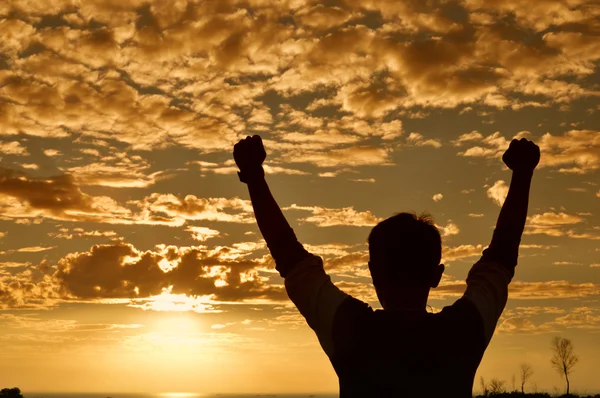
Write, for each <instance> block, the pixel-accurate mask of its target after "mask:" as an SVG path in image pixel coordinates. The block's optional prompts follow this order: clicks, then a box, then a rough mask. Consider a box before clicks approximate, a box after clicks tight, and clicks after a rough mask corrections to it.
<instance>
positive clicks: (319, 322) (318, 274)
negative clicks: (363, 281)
mask: <svg viewBox="0 0 600 398" xmlns="http://www.w3.org/2000/svg"><path fill="white" fill-rule="evenodd" d="M266 156H267V155H266V152H265V148H264V147H263V143H262V139H261V138H260V136H258V135H255V136H253V137H246V138H245V139H243V140H241V141H240V142H238V143H237V144H236V145H235V146H234V148H233V157H234V159H235V162H236V164H237V165H238V167H239V168H240V171H239V173H238V176H239V177H240V181H242V182H244V183H246V184H247V185H248V191H249V192H250V200H251V201H252V207H253V208H254V215H255V216H256V221H257V223H258V227H259V228H260V232H261V233H262V235H263V237H264V238H265V241H266V242H267V246H268V247H269V250H270V251H271V255H272V256H273V258H274V259H275V264H276V269H277V270H278V271H279V273H280V274H281V276H282V277H284V278H285V289H286V291H287V293H288V296H289V297H290V299H291V300H292V302H293V303H294V304H295V305H296V307H298V310H299V311H300V313H301V314H302V315H303V316H304V318H305V319H306V322H307V323H308V325H309V326H310V327H311V328H312V329H313V330H314V331H315V332H316V334H317V337H318V338H319V342H320V343H321V346H322V347H323V349H324V350H325V352H326V353H327V354H328V355H329V356H331V355H333V352H334V343H333V332H332V331H333V322H334V318H335V317H336V313H337V310H338V308H339V307H340V305H341V304H342V302H344V301H345V300H346V298H348V297H350V296H348V295H347V294H346V293H344V292H342V291H341V290H340V289H338V288H337V287H336V286H335V285H334V284H333V283H332V282H331V278H330V277H329V275H327V274H326V273H325V270H324V268H323V260H322V259H321V257H318V256H315V255H313V254H311V253H309V252H308V251H306V250H305V249H304V247H303V246H302V245H301V244H300V242H298V240H297V239H296V235H295V234H294V231H293V230H292V228H291V227H290V225H289V224H288V222H287V220H286V219H285V217H284V215H283V213H282V212H281V209H280V208H279V205H277V202H276V201H275V199H274V198H273V195H272V194H271V191H270V190H269V186H268V185H267V182H266V181H265V173H264V170H263V168H262V162H263V161H264V160H265V158H266Z"/></svg>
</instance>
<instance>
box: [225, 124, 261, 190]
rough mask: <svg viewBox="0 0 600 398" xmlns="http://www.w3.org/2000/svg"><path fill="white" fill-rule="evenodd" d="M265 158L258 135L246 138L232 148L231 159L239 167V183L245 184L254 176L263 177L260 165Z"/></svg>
mask: <svg viewBox="0 0 600 398" xmlns="http://www.w3.org/2000/svg"><path fill="white" fill-rule="evenodd" d="M266 157H267V153H266V152H265V147H264V146H263V142H262V139H261V138H260V136H259V135H254V136H252V137H250V136H247V137H246V138H244V139H243V140H240V141H239V142H238V143H237V144H235V145H234V146H233V158H234V159H235V164H237V166H238V167H239V169H240V171H239V172H238V177H239V178H240V181H242V182H245V183H247V182H248V179H249V178H251V177H254V176H257V175H259V176H264V175H265V172H264V170H263V168H262V163H263V162H264V160H265V158H266Z"/></svg>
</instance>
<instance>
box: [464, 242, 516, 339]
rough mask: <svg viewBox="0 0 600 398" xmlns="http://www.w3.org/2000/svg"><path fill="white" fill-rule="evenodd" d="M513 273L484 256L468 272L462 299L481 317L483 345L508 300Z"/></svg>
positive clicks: (491, 333) (489, 337)
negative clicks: (473, 307)
mask: <svg viewBox="0 0 600 398" xmlns="http://www.w3.org/2000/svg"><path fill="white" fill-rule="evenodd" d="M512 276H513V272H511V270H510V269H509V268H507V267H506V266H504V265H503V264H501V263H498V262H496V261H493V260H491V259H489V257H486V256H485V253H484V256H483V257H482V258H481V260H479V261H478V262H477V263H476V264H475V265H474V266H473V268H471V270H470V271H469V275H468V276H467V289H466V291H465V294H464V297H465V298H467V299H468V300H469V301H471V302H472V303H473V304H474V305H475V307H476V308H477V311H478V312H479V314H480V315H481V319H482V321H483V332H484V337H485V345H486V346H487V344H488V343H489V342H490V340H491V339H492V335H493V334H494V330H495V329H496V324H497V323H498V319H499V318H500V315H501V314H502V311H503V310H504V306H505V305H506V301H507V300H508V284H509V283H510V281H511V279H512Z"/></svg>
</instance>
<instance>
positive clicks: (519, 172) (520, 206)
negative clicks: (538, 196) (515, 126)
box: [483, 138, 540, 277]
mask: <svg viewBox="0 0 600 398" xmlns="http://www.w3.org/2000/svg"><path fill="white" fill-rule="evenodd" d="M502 160H503V161H504V163H505V164H506V165H507V166H508V168H509V169H511V170H512V171H513V174H512V178H511V181H510V188H509V189H508V195H507V196H506V200H505V201H504V204H503V205H502V209H501V210H500V215H499V216H498V221H497V222H496V229H495V230H494V235H493V236H492V242H491V243H490V246H489V247H488V248H487V249H486V250H485V251H484V255H483V257H484V259H490V260H493V261H496V262H498V263H500V264H501V265H502V266H504V267H506V268H507V269H508V270H509V271H510V272H511V277H512V274H513V273H514V268H515V267H516V266H517V257H518V256H519V244H520V243H521V235H522V234H523V229H524V228H525V221H526V220H527V207H528V205H529V189H530V187H531V179H532V177H533V170H534V169H535V167H536V166H537V164H538V163H539V161H540V148H539V147H538V146H537V145H535V144H534V143H533V142H531V141H528V140H526V139H525V138H521V140H512V142H511V143H510V146H509V148H508V149H507V150H506V152H505V153H504V155H503V156H502Z"/></svg>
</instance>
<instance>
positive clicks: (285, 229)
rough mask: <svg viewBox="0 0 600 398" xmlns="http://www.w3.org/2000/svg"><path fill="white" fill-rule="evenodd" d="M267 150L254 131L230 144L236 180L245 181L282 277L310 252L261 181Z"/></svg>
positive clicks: (262, 230) (260, 226) (264, 182)
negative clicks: (301, 242) (237, 170)
mask: <svg viewBox="0 0 600 398" xmlns="http://www.w3.org/2000/svg"><path fill="white" fill-rule="evenodd" d="M266 156H267V154H266V152H265V148H264V146H263V143H262V139H261V138H260V136H258V135H254V136H252V137H250V136H248V137H246V138H245V139H243V140H240V141H239V142H238V143H237V144H235V146H234V147H233V157H234V159H235V162H236V164H237V165H238V167H239V169H240V171H239V172H238V176H239V178H240V181H242V182H244V183H246V184H247V185H248V192H249V193H250V200H251V201H252V207H253V208H254V215H255V217H256V222H257V223H258V228H259V229H260V232H261V233H262V236H263V238H264V239H265V241H266V243H267V247H268V248H269V250H270V252H271V255H272V256H273V259H275V263H276V268H277V270H278V271H279V273H280V274H281V276H282V277H284V278H285V277H286V276H287V274H288V273H289V271H290V270H291V268H292V267H293V266H294V265H295V264H297V263H299V262H300V261H302V260H303V259H304V258H306V257H308V256H310V253H309V252H307V251H306V250H305V249H304V247H302V245H301V244H300V243H299V242H298V240H297V239H296V235H295V234H294V230H293V229H292V228H291V227H290V225H289V224H288V222H287V220H286V219H285V216H284V215H283V213H282V212H281V209H280V208H279V205H278V204H277V202H276V201H275V198H273V195H272V194H271V190H270V189H269V186H268V185H267V182H266V181H265V172H264V170H263V167H262V163H263V161H264V160H265V158H266Z"/></svg>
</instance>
